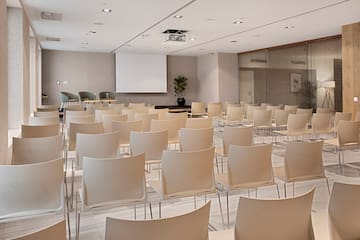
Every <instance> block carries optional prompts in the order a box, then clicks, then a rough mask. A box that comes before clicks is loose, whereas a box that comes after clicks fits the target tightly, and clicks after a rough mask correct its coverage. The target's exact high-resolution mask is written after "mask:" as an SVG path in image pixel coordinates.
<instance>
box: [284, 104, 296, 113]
mask: <svg viewBox="0 0 360 240" xmlns="http://www.w3.org/2000/svg"><path fill="white" fill-rule="evenodd" d="M297 109H298V105H284V110H286V111H289V112H290V114H296V110H297Z"/></svg>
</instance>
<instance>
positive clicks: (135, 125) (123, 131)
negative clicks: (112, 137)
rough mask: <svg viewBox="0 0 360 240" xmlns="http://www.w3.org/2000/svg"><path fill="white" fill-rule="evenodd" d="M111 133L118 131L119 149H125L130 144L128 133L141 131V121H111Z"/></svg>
mask: <svg viewBox="0 0 360 240" xmlns="http://www.w3.org/2000/svg"><path fill="white" fill-rule="evenodd" d="M112 131H113V132H115V131H118V132H119V133H120V148H124V147H125V148H127V147H128V146H129V142H130V132H131V131H135V132H140V131H142V121H141V120H140V121H129V122H125V121H113V122H112Z"/></svg>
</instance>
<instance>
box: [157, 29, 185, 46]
mask: <svg viewBox="0 0 360 240" xmlns="http://www.w3.org/2000/svg"><path fill="white" fill-rule="evenodd" d="M186 32H187V31H186V30H177V29H167V30H165V31H164V32H163V33H164V34H166V36H165V42H164V44H167V45H183V44H186V35H185V33H186Z"/></svg>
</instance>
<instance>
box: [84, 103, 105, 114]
mask: <svg viewBox="0 0 360 240" xmlns="http://www.w3.org/2000/svg"><path fill="white" fill-rule="evenodd" d="M85 109H86V112H87V113H89V114H95V110H105V109H107V108H106V107H104V105H103V104H102V103H100V102H99V103H97V102H96V103H86V104H85Z"/></svg>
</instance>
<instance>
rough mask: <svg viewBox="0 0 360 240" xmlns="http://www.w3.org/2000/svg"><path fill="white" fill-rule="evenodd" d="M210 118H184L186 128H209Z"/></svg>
mask: <svg viewBox="0 0 360 240" xmlns="http://www.w3.org/2000/svg"><path fill="white" fill-rule="evenodd" d="M211 127H212V119H211V118H188V119H186V128H193V129H200V128H211Z"/></svg>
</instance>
